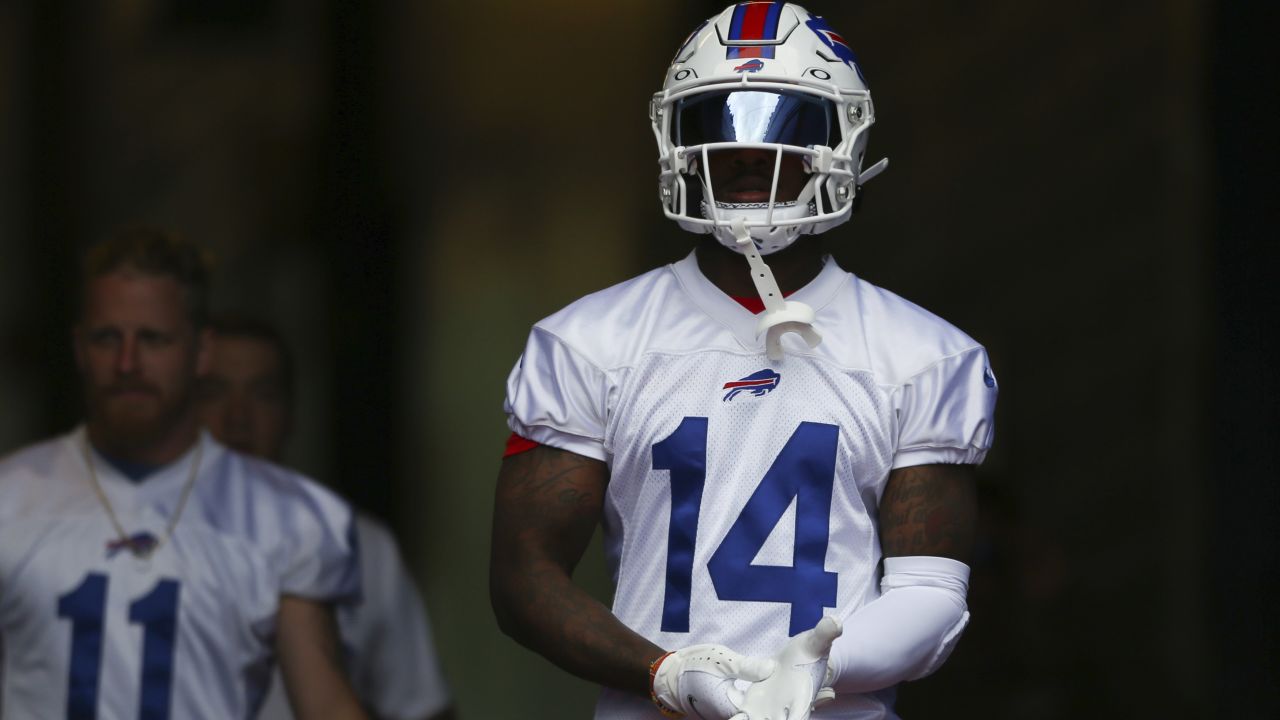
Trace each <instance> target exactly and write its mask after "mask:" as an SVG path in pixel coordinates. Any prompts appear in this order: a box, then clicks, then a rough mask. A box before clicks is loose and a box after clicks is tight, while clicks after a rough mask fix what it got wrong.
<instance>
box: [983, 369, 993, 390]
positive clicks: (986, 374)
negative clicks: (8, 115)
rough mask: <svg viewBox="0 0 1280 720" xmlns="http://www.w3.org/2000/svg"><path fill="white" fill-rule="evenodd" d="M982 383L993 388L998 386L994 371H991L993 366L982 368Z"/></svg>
mask: <svg viewBox="0 0 1280 720" xmlns="http://www.w3.org/2000/svg"><path fill="white" fill-rule="evenodd" d="M982 384H984V385H986V386H987V387H989V388H993V387H995V386H996V376H995V374H994V373H992V372H991V368H983V369H982Z"/></svg>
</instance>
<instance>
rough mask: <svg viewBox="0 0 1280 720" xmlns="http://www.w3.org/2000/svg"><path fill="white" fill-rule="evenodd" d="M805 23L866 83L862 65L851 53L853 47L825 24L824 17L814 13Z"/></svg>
mask: <svg viewBox="0 0 1280 720" xmlns="http://www.w3.org/2000/svg"><path fill="white" fill-rule="evenodd" d="M805 25H808V26H809V29H810V30H812V31H813V32H814V34H815V35H817V36H818V39H819V40H821V41H822V44H823V45H826V46H827V47H829V48H831V52H833V53H835V55H836V58H837V59H838V60H840V62H842V63H844V64H845V65H848V66H849V67H851V68H853V69H854V70H856V71H857V72H858V79H859V80H861V81H862V83H863V84H864V85H865V84H866V82H867V78H866V77H864V76H863V74H862V67H861V66H860V65H858V58H856V57H854V55H853V48H851V47H849V43H847V42H845V39H844V38H842V37H840V33H837V32H836V31H835V30H832V29H831V26H830V25H828V24H827V20H826V18H823V17H819V16H817V15H814V16H813V17H810V18H809V19H808V21H806V22H805Z"/></svg>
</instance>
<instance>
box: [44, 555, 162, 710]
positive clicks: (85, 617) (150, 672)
mask: <svg viewBox="0 0 1280 720" xmlns="http://www.w3.org/2000/svg"><path fill="white" fill-rule="evenodd" d="M106 606H107V576H106V575H103V574H102V573H89V574H88V575H86V576H85V578H84V580H83V581H81V582H80V584H79V585H77V586H76V588H75V589H74V590H72V591H71V592H69V593H67V594H65V595H63V596H61V597H59V598H58V617H61V618H67V619H68V620H70V621H71V670H70V678H69V679H68V681H67V720H94V718H96V717H97V715H98V677H99V676H100V675H101V674H102V644H103V639H102V636H103V626H104V624H105V618H104V616H105V615H106ZM129 622H131V623H137V624H139V625H141V626H142V628H143V633H142V696H141V702H140V703H139V710H138V718H139V720H168V718H169V698H170V695H172V693H173V649H174V645H175V643H176V642H177V638H176V634H177V628H178V583H177V582H176V581H174V580H161V581H160V582H158V583H156V586H155V587H154V588H152V590H151V592H149V593H147V594H146V595H143V596H142V597H140V598H138V599H137V600H136V601H134V602H133V603H132V604H130V605H129Z"/></svg>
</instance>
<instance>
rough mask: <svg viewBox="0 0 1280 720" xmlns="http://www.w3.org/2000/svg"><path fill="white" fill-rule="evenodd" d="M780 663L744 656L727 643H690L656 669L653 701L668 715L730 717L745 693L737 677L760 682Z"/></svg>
mask: <svg viewBox="0 0 1280 720" xmlns="http://www.w3.org/2000/svg"><path fill="white" fill-rule="evenodd" d="M775 665H776V663H775V662H774V661H773V660H769V659H766V658H758V657H752V656H750V655H741V654H739V653H736V652H734V651H732V650H730V649H729V648H727V647H725V646H723V645H711V644H707V645H690V646H689V647H687V648H682V649H680V650H676V651H675V652H672V653H669V654H667V655H666V656H665V657H663V658H662V659H661V660H660V661H659V663H658V666H657V668H656V669H655V670H654V672H653V682H652V687H651V689H652V691H653V701H654V704H656V705H657V706H658V709H660V710H662V711H663V714H664V715H667V716H668V717H678V715H677V714H676V713H682V714H684V715H687V716H689V717H691V718H699V719H704V720H728V718H730V717H732V716H734V715H736V714H737V713H738V707H739V705H740V704H741V703H742V701H743V692H742V691H741V690H739V689H737V688H735V687H734V680H744V681H747V682H757V681H760V680H763V679H765V678H767V677H769V675H770V674H771V673H772V672H773V669H774V667H775Z"/></svg>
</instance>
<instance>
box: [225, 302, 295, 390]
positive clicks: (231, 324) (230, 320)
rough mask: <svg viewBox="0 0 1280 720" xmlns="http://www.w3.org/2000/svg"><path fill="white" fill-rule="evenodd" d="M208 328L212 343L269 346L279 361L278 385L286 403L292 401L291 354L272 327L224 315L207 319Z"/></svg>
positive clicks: (256, 320)
mask: <svg viewBox="0 0 1280 720" xmlns="http://www.w3.org/2000/svg"><path fill="white" fill-rule="evenodd" d="M208 326H209V328H210V329H212V330H213V335H214V342H217V340H218V339H219V338H240V339H242V340H257V341H258V342H262V343H266V344H267V345H268V346H270V347H271V349H272V350H274V351H275V353H276V358H278V359H279V361H280V385H281V386H282V388H283V389H284V393H285V398H286V401H287V402H292V401H293V389H294V388H293V383H294V368H293V353H292V352H290V351H289V344H288V343H287V342H285V341H284V336H283V335H281V334H280V331H279V330H277V329H276V327H275V326H274V325H272V324H271V323H269V322H266V321H265V320H262V319H260V318H257V317H254V316H252V315H246V314H240V313H224V314H218V315H214V316H213V317H211V318H209V325H208Z"/></svg>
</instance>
